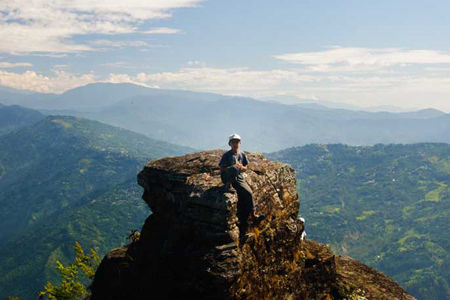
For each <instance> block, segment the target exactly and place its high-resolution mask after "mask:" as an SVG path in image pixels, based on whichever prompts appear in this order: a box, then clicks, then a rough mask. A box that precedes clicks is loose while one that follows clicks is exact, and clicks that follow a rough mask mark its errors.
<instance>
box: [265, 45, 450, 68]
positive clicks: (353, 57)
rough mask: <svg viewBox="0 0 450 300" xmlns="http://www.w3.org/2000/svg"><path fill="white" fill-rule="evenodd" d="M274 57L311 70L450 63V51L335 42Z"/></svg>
mask: <svg viewBox="0 0 450 300" xmlns="http://www.w3.org/2000/svg"><path fill="white" fill-rule="evenodd" d="M274 57H275V58H277V59H280V60H283V61H286V62H289V63H293V64H301V65H305V70H306V71H312V72H351V71H358V72H368V71H374V70H380V69H384V68H388V67H394V66H396V67H398V66H407V65H414V64H444V63H445V64H450V52H442V51H436V50H405V49H400V48H351V47H339V46H335V47H332V48H331V49H328V50H324V51H313V52H298V53H287V54H281V55H275V56H274Z"/></svg>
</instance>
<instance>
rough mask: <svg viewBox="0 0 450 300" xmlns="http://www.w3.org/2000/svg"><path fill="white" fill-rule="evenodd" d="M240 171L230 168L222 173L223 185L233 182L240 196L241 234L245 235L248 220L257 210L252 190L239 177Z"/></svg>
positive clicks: (238, 215) (238, 210)
mask: <svg viewBox="0 0 450 300" xmlns="http://www.w3.org/2000/svg"><path fill="white" fill-rule="evenodd" d="M238 174H239V170H238V169H237V168H235V167H228V168H227V169H226V171H225V172H222V173H221V174H220V175H221V178H222V182H223V183H227V182H231V185H232V186H233V187H234V188H235V189H236V192H237V194H238V202H237V217H238V219H239V232H240V233H241V234H244V233H245V232H246V231H247V228H248V218H249V216H250V214H253V212H254V210H255V203H254V201H253V193H252V189H251V188H250V186H249V185H248V183H247V182H246V181H245V179H244V178H243V177H242V175H241V176H238Z"/></svg>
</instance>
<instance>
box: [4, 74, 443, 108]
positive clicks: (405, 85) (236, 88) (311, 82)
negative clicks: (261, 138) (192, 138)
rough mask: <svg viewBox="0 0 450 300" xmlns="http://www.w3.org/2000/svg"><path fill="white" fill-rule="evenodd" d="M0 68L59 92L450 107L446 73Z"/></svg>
mask: <svg viewBox="0 0 450 300" xmlns="http://www.w3.org/2000/svg"><path fill="white" fill-rule="evenodd" d="M54 72H55V73H54V75H53V76H44V75H42V74H38V73H36V72H34V71H27V72H25V73H21V74H19V73H12V72H2V71H0V84H2V85H7V86H11V87H15V88H22V89H27V90H35V91H45V92H62V91H64V90H66V89H69V88H73V87H76V86H79V85H83V84H87V83H90V82H97V81H106V82H129V83H134V84H139V85H144V86H148V87H160V88H167V89H186V90H195V91H205V92H216V93H221V94H227V95H240V96H249V97H268V96H271V95H279V94H285V95H294V96H298V97H300V98H308V99H319V100H328V101H335V102H342V103H348V104H356V105H359V106H376V105H391V106H399V107H403V108H416V107H435V108H438V109H442V110H444V111H448V112H450V77H449V76H446V74H435V75H432V74H428V73H423V72H419V73H417V74H397V73H392V74H382V75H380V74H365V75H364V76H354V74H353V73H352V74H347V73H344V74H326V73H314V74H305V73H304V72H303V70H302V69H290V70H281V69H272V70H252V69H249V68H213V67H204V66H193V67H187V68H181V69H179V70H177V71H173V72H157V73H145V72H141V73H136V74H127V73H110V74H109V75H107V76H94V75H93V74H84V75H83V74H72V73H68V72H63V71H60V72H56V71H54Z"/></svg>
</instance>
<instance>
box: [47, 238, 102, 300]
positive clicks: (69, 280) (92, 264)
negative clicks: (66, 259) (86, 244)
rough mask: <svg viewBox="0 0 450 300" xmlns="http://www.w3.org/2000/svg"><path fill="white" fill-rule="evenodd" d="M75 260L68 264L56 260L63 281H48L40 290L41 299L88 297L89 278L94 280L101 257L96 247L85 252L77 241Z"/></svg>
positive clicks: (70, 299)
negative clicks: (56, 282)
mask: <svg viewBox="0 0 450 300" xmlns="http://www.w3.org/2000/svg"><path fill="white" fill-rule="evenodd" d="M74 249H75V260H74V262H72V263H71V264H70V265H68V266H64V265H63V264H62V263H61V262H60V261H56V268H57V269H58V271H59V273H60V276H61V281H60V283H59V284H53V283H51V282H48V283H47V284H46V285H45V286H44V290H43V291H41V292H39V297H40V299H43V298H45V297H47V299H49V300H77V299H86V298H87V297H88V296H89V295H90V293H89V290H88V288H87V287H86V281H87V280H93V279H94V275H95V270H96V269H97V267H98V265H99V263H100V258H99V256H98V254H97V252H96V251H95V250H94V249H92V248H91V249H90V253H89V254H85V253H84V250H83V248H82V247H81V245H80V244H79V243H78V242H75V246H74Z"/></svg>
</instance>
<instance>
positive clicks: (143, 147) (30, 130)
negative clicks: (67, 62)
mask: <svg viewBox="0 0 450 300" xmlns="http://www.w3.org/2000/svg"><path fill="white" fill-rule="evenodd" d="M0 144H1V145H2V146H1V148H0V179H1V180H0V207H1V208H0V270H1V272H0V298H3V297H5V296H6V295H18V296H22V297H24V298H25V299H31V298H32V297H33V296H34V295H35V294H34V293H35V292H36V291H37V290H38V289H40V288H42V286H43V284H44V283H45V282H46V281H47V280H49V279H51V278H52V277H53V276H54V275H55V274H56V273H55V270H54V266H55V261H56V260H57V259H60V260H63V261H64V260H66V259H69V258H71V257H72V256H73V249H72V246H73V244H74V241H75V240H78V241H80V242H81V243H82V244H83V246H84V247H95V249H97V250H98V251H99V252H100V253H103V252H104V251H105V250H107V249H109V248H110V247H111V246H113V245H117V244H121V243H122V242H124V241H125V237H126V236H127V234H128V230H131V229H140V228H138V226H140V225H141V224H142V222H143V220H144V219H145V217H147V216H148V213H149V211H148V208H147V207H146V206H145V205H144V204H143V202H142V201H141V200H140V197H141V194H142V191H141V190H140V189H139V188H138V187H137V185H136V184H135V182H136V174H137V173H138V171H139V170H140V169H141V168H142V166H143V165H144V163H145V162H146V161H148V160H151V159H154V158H157V157H161V156H168V155H179V154H183V153H186V152H190V151H191V150H192V149H190V148H186V147H180V146H177V145H173V144H168V143H165V142H161V141H157V140H152V139H149V138H147V137H145V136H143V135H140V134H136V133H133V132H130V131H128V130H124V129H120V128H117V127H112V126H109V125H106V124H102V123H99V122H96V121H90V120H86V119H80V118H74V117H65V116H49V117H46V118H45V119H43V120H41V121H39V122H38V123H35V124H33V125H31V126H26V127H23V128H21V129H18V130H15V131H12V132H10V133H8V134H6V135H3V136H1V137H0ZM119 223H120V224H121V227H119V226H118V224H119ZM124 224H125V226H123V225H124ZM125 228H126V229H125Z"/></svg>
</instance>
